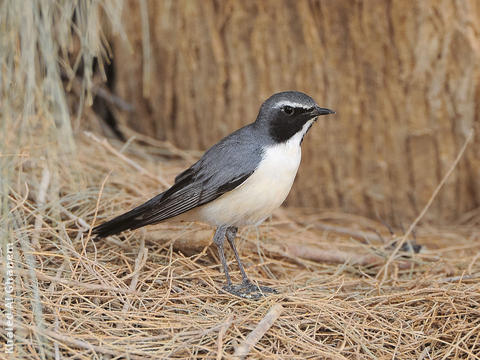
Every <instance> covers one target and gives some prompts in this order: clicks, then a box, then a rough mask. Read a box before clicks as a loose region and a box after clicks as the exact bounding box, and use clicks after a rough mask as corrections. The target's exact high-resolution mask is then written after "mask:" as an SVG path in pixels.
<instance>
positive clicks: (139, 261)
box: [122, 236, 148, 313]
mask: <svg viewBox="0 0 480 360" xmlns="http://www.w3.org/2000/svg"><path fill="white" fill-rule="evenodd" d="M147 254H148V249H147V248H145V238H144V237H143V236H142V238H141V239H140V249H139V250H138V256H137V258H136V259H135V268H134V270H133V272H132V273H131V274H129V275H127V276H126V277H125V278H124V279H122V280H126V279H128V278H129V277H132V281H131V282H130V290H132V291H135V288H136V287H137V283H138V276H139V274H140V270H141V269H142V268H143V266H144V265H145V263H146V262H147ZM129 307H130V302H129V301H128V299H126V300H125V303H124V304H123V308H122V312H123V313H126V312H127V311H128V308H129Z"/></svg>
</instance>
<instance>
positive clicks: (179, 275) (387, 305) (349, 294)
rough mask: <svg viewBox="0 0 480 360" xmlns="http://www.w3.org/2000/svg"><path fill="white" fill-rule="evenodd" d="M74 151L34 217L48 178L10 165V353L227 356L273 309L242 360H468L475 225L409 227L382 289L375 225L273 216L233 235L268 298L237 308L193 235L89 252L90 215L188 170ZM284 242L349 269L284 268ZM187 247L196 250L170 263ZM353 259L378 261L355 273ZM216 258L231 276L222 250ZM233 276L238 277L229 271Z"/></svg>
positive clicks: (160, 232)
mask: <svg viewBox="0 0 480 360" xmlns="http://www.w3.org/2000/svg"><path fill="white" fill-rule="evenodd" d="M77 143H78V154H77V159H76V160H73V159H72V161H76V162H75V164H70V166H69V167H63V168H60V169H57V170H58V171H59V173H60V176H59V178H58V181H59V183H58V184H56V185H55V186H58V189H60V192H59V198H58V199H54V198H49V197H48V196H46V197H45V198H44V202H43V205H41V204H40V202H39V200H38V199H39V198H41V196H40V193H41V192H42V191H46V190H45V189H46V188H49V189H50V188H51V187H52V186H53V184H52V183H51V182H49V181H48V180H46V179H47V177H48V176H47V175H45V174H47V173H48V172H53V170H52V169H50V168H48V167H42V166H35V164H36V159H35V155H34V154H32V153H28V150H27V149H23V150H22V151H21V153H23V154H25V155H24V156H22V157H16V159H17V161H16V162H17V165H18V169H17V170H18V174H19V176H20V175H21V174H24V175H25V174H28V176H26V177H27V178H28V179H29V182H28V184H29V186H28V192H27V189H26V188H25V187H24V186H19V188H18V191H17V192H15V191H13V189H12V190H11V191H10V196H9V199H8V203H9V209H10V212H11V214H12V215H13V216H14V217H15V219H16V226H15V227H14V228H13V229H12V230H11V233H10V236H11V238H10V239H13V242H14V245H15V253H16V259H17V262H16V281H17V292H16V296H15V306H16V309H15V314H16V325H17V331H16V335H15V336H16V337H15V341H16V348H17V351H18V354H19V355H21V356H22V357H23V358H32V359H35V358H42V357H43V358H53V357H54V356H60V357H71V356H73V355H75V356H76V357H77V358H84V359H90V358H118V357H124V356H125V355H126V354H128V356H129V357H130V358H142V357H143V358H145V357H147V358H166V357H175V358H216V357H217V358H218V357H219V356H225V357H227V358H228V357H231V356H233V353H234V352H235V349H236V348H237V347H239V346H240V343H242V342H243V341H244V340H245V339H246V338H247V336H248V335H249V333H250V332H251V331H252V330H253V329H254V328H255V327H256V326H257V325H258V324H259V323H260V322H261V320H262V319H263V318H264V317H265V315H266V314H267V313H268V311H269V310H270V309H272V307H274V306H275V305H277V304H280V305H281V306H282V307H283V311H282V312H281V313H280V314H279V316H278V318H277V319H276V320H275V321H274V322H273V324H272V326H271V328H269V329H267V330H266V333H265V335H264V336H262V337H261V338H260V339H259V340H258V342H256V343H255V344H254V346H252V347H251V348H250V350H249V355H251V356H252V357H254V358H259V357H271V358H279V357H280V358H299V357H317V358H318V357H321V358H335V359H337V358H365V359H372V358H396V359H441V358H465V359H467V358H469V359H478V358H479V356H478V354H479V352H480V338H479V337H480V313H479V310H478V309H479V305H480V285H479V279H480V259H479V254H480V234H479V232H478V227H475V226H469V224H468V223H467V224H464V225H462V226H457V227H451V228H444V229H436V228H430V227H428V226H426V225H424V226H423V227H420V228H419V229H418V231H417V232H416V237H417V242H418V243H420V244H422V245H424V246H425V247H426V250H424V251H423V252H422V253H420V254H414V255H413V254H409V255H408V256H405V254H403V255H404V256H403V258H402V259H401V260H397V261H394V262H393V263H392V265H391V266H390V272H389V273H388V275H387V277H386V279H385V280H384V281H383V283H382V279H381V276H378V278H377V275H379V274H380V272H379V271H380V269H382V265H383V264H384V263H385V262H386V259H387V258H388V256H389V254H391V252H392V246H391V241H390V240H391V239H392V238H393V237H392V236H391V235H390V234H389V233H388V231H387V229H386V228H385V227H384V226H383V225H381V224H379V223H376V222H373V221H371V220H367V219H364V218H359V217H355V216H352V215H347V214H340V213H333V212H327V211H323V212H319V211H313V210H311V211H308V210H295V209H290V210H288V209H284V210H282V211H279V212H278V213H277V215H276V216H274V218H273V219H272V220H270V221H269V222H267V223H266V224H265V225H262V226H261V227H260V228H259V229H258V231H255V230H252V229H250V230H249V229H245V230H244V231H242V232H241V234H240V240H239V250H240V252H241V255H242V258H243V259H244V262H245V264H246V266H247V272H248V274H249V275H250V277H251V278H252V279H253V280H254V281H257V282H258V283H260V284H264V285H269V286H273V287H275V288H277V289H278V290H279V291H280V294H279V295H274V296H270V297H267V298H264V299H261V300H259V301H247V300H243V299H238V298H235V297H233V296H231V295H228V294H223V293H219V291H220V290H221V286H222V284H223V281H224V277H223V274H222V273H221V272H220V266H219V260H218V258H217V253H216V251H215V249H214V248H211V247H210V246H208V241H209V235H210V234H211V232H210V230H209V229H208V228H207V227H205V226H203V225H201V224H188V225H175V224H169V223H165V224H160V225H157V226H156V227H154V228H150V229H146V230H140V231H136V232H134V233H131V234H127V235H125V236H119V237H112V238H110V239H106V240H102V241H100V242H96V243H95V242H93V241H92V240H91V239H90V238H89V237H88V236H86V235H85V234H84V233H83V231H84V230H85V229H86V224H90V223H91V222H92V221H93V219H94V218H95V216H96V217H97V220H96V221H97V222H98V221H101V220H103V219H105V218H108V217H111V216H112V215H114V214H118V213H120V212H121V211H123V210H125V209H127V208H129V207H130V206H132V205H134V204H138V203H139V202H141V201H142V200H144V199H147V198H148V197H149V196H151V195H152V194H154V193H156V192H158V191H160V190H161V189H162V188H163V185H162V183H161V181H160V180H155V179H154V177H155V176H158V177H160V176H161V178H162V179H166V181H171V180H172V179H173V176H174V175H175V174H176V173H177V172H178V171H179V170H180V169H181V168H182V167H184V166H185V165H187V161H186V160H184V159H183V158H182V157H179V156H178V155H175V154H173V153H172V154H171V156H169V157H158V156H157V155H155V153H156V152H158V151H160V150H161V151H163V152H164V153H165V152H167V153H168V150H166V147H163V148H161V147H159V146H157V147H153V146H146V145H139V144H137V143H136V142H135V141H133V142H131V143H130V145H129V147H128V148H127V149H123V155H124V157H126V158H128V159H129V160H130V161H129V162H127V161H126V160H125V158H123V157H120V156H117V155H112V152H111V151H110V150H109V147H106V146H105V144H104V143H102V142H96V141H94V140H93V139H92V138H91V136H86V135H85V134H79V136H78V137H77ZM119 145H120V144H113V145H112V146H113V147H114V148H115V149H117V150H118V149H119ZM157 145H162V144H157ZM26 162H30V163H31V165H30V166H29V167H26V165H25V163H26ZM132 162H134V163H135V164H136V166H140V167H142V168H143V169H145V173H143V174H140V173H139V172H138V169H135V168H134V167H133V165H132ZM72 168H74V169H76V171H77V172H78V173H77V177H76V179H77V181H72V180H71V174H70V173H71V171H72V170H71V169H72ZM69 174H70V175H69ZM152 174H153V175H152ZM23 178H25V177H23ZM78 179H81V180H82V181H79V180H78ZM47 193H48V191H47ZM97 205H98V207H97ZM473 218H475V217H473ZM477 218H478V215H477ZM295 219H297V220H295ZM469 223H471V224H473V223H474V222H473V221H472V220H471V221H470V222H469ZM325 229H328V230H325ZM377 233H378V234H380V235H381V236H378V235H377ZM349 234H350V235H352V236H350V235H349ZM32 239H36V241H37V242H38V247H34V245H32ZM381 239H383V240H381ZM193 241H196V243H193ZM292 246H297V247H303V246H310V247H315V248H316V249H323V250H330V251H331V250H333V249H335V250H337V251H344V252H345V253H348V254H353V258H352V260H351V261H346V262H345V263H342V264H335V263H333V264H328V263H321V262H320V263H319V262H314V261H309V260H305V259H301V258H297V257H295V255H292V253H291V251H290V250H291V247H292ZM178 249H180V250H178ZM192 249H193V250H195V249H200V250H199V251H192V255H190V256H187V255H184V254H185V253H188V251H189V250H192ZM358 254H367V255H368V254H370V255H372V254H375V255H376V256H377V257H378V259H380V260H379V261H378V263H377V264H375V263H373V264H372V263H370V264H367V265H354V262H355V257H356V256H357V255H358ZM382 259H383V260H382ZM229 260H230V264H231V265H232V267H233V269H236V268H235V267H234V260H233V256H232V254H229ZM402 264H403V265H402ZM404 264H408V266H404ZM233 276H234V279H236V280H237V281H239V280H240V275H239V273H238V271H235V272H234V273H233ZM217 349H221V350H220V353H218V351H217ZM239 351H240V350H239ZM42 354H43V355H42Z"/></svg>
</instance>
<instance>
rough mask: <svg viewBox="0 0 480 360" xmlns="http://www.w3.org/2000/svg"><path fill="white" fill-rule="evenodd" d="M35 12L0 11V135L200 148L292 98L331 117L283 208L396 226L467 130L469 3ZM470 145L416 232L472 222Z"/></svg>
mask: <svg viewBox="0 0 480 360" xmlns="http://www.w3.org/2000/svg"><path fill="white" fill-rule="evenodd" d="M40 4H41V3H38V4H37V6H32V7H31V8H28V9H25V10H26V13H24V12H23V11H22V10H24V9H23V7H22V5H21V4H20V3H16V2H8V1H7V2H3V3H2V7H3V9H2V10H3V14H4V15H3V16H2V20H3V21H2V49H3V50H2V52H1V55H0V57H1V64H0V65H1V68H2V80H1V84H2V88H1V94H2V99H1V101H2V118H3V121H2V123H3V129H4V136H5V135H6V136H7V137H9V138H10V137H11V136H12V135H13V134H15V136H14V137H13V138H17V136H19V137H20V138H23V137H24V136H27V137H29V136H31V135H32V134H31V133H36V134H37V135H38V134H39V131H40V130H41V131H46V132H47V133H48V134H49V135H48V136H47V138H48V139H49V141H51V140H52V138H55V137H57V136H58V138H59V139H60V141H59V147H58V150H59V153H65V152H68V149H73V146H74V143H75V140H74V138H75V136H76V135H75V134H77V133H78V131H79V130H80V129H85V128H90V129H92V128H93V129H94V130H95V131H97V132H99V131H102V133H103V134H105V135H107V136H110V137H114V138H117V139H120V140H123V141H124V140H126V139H127V138H128V134H126V133H125V131H122V130H121V129H122V127H128V128H129V129H132V130H134V131H135V132H137V133H140V134H145V135H148V136H150V137H154V138H156V139H159V140H166V141H168V142H171V143H172V144H174V145H175V146H177V147H179V148H181V149H188V150H205V149H207V148H208V147H210V146H211V145H212V144H214V143H215V142H217V141H218V140H219V139H220V138H221V137H223V136H225V135H227V134H228V133H230V132H231V131H233V130H235V129H237V128H239V127H241V126H243V125H245V124H248V123H250V122H252V121H253V120H254V119H255V117H256V114H257V111H258V108H259V106H260V104H261V103H262V101H263V100H265V99H266V98H267V97H269V96H270V95H271V94H272V93H274V92H278V91H283V90H289V89H295V90H300V91H304V92H306V93H308V94H310V95H311V96H312V97H314V98H315V99H316V101H317V102H318V103H319V104H320V105H321V106H326V107H330V108H333V109H335V110H336V111H337V115H336V116H335V117H330V118H329V119H322V121H320V122H319V123H318V124H317V126H316V127H315V128H314V129H313V130H312V131H311V132H310V133H309V134H308V141H306V142H305V143H304V145H303V162H302V166H301V168H300V171H299V175H298V178H297V181H296V182H295V185H294V188H293V191H292V193H291V194H290V196H289V197H288V201H287V202H288V204H289V205H293V206H300V207H309V208H328V209H335V210H341V211H345V212H349V213H355V214H360V215H365V216H367V217H371V218H376V219H383V220H384V221H386V222H388V223H390V224H392V225H399V224H401V223H403V222H408V221H411V219H412V218H413V217H415V216H416V215H417V214H418V213H419V212H420V210H421V209H422V208H423V206H424V205H425V204H426V202H427V200H428V199H429V197H430V196H431V195H432V192H433V191H434V189H435V188H436V186H437V185H438V184H439V182H440V180H441V179H442V177H443V176H444V175H445V173H446V172H447V170H448V168H449V166H450V165H451V164H452V162H453V160H454V159H455V157H456V156H457V154H458V153H459V150H460V148H461V147H462V145H463V143H464V142H465V140H466V137H467V135H468V133H469V131H470V130H471V129H475V128H476V129H477V131H476V134H478V132H479V131H478V130H479V129H478V126H479V120H478V117H479V115H478V114H479V111H480V110H479V109H480V105H479V104H480V101H479V99H480V90H479V89H480V87H479V84H480V67H479V66H478V64H479V55H480V47H479V46H480V42H479V38H480V35H479V31H480V29H479V25H478V24H479V20H480V5H479V3H478V2H477V1H473V0H472V1H467V0H465V1H453V0H452V1H441V2H438V1H354V2H350V1H288V0H281V1H280V0H279V1H253V0H250V1H233V0H225V1H146V0H129V1H121V0H117V1H105V2H102V1H101V2H93V1H85V2H78V3H77V2H70V1H59V2H56V4H55V5H53V4H50V5H45V4H43V5H40ZM116 96H118V98H117V97H116ZM92 105H93V106H92ZM90 106H92V107H90ZM39 109H41V110H42V113H41V114H39V113H38V110H39ZM85 109H87V110H85ZM39 116H42V118H39ZM92 118H94V120H92ZM43 120H47V121H43ZM72 128H73V131H72ZM27 134H30V135H27ZM13 138H10V140H6V141H5V142H4V144H6V143H10V142H11V141H12V140H13ZM479 142H480V140H479V135H475V137H474V140H473V143H472V144H471V145H470V146H469V147H468V148H467V151H466V152H465V154H464V155H463V156H462V159H461V162H460V163H459V164H458V166H457V167H456V169H455V171H454V173H453V174H452V175H451V176H450V177H449V179H448V181H447V183H446V185H445V187H444V188H443V189H442V191H441V192H440V193H439V194H438V196H437V197H436V198H435V202H434V203H433V205H432V206H431V208H430V210H429V212H428V213H427V215H426V217H425V219H426V220H429V221H431V222H434V223H438V224H441V223H445V222H452V221H458V220H464V221H466V220H471V217H472V216H476V217H477V218H478V212H475V210H476V209H478V207H479V203H480V176H479V175H480V174H479V172H480V148H479V146H478V144H479ZM14 144H16V145H15V146H17V145H18V143H17V142H14ZM4 146H6V145H4ZM46 155H48V154H46ZM4 160H5V159H4Z"/></svg>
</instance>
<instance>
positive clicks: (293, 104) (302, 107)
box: [278, 100, 313, 110]
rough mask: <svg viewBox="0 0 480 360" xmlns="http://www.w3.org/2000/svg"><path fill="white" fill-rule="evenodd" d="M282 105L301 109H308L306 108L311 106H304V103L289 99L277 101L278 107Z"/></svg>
mask: <svg viewBox="0 0 480 360" xmlns="http://www.w3.org/2000/svg"><path fill="white" fill-rule="evenodd" d="M282 106H291V107H293V108H301V109H304V110H308V109H311V108H312V107H313V106H306V105H305V104H300V103H296V102H292V101H289V100H285V101H282V102H279V103H278V107H282Z"/></svg>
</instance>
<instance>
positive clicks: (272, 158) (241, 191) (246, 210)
mask: <svg viewBox="0 0 480 360" xmlns="http://www.w3.org/2000/svg"><path fill="white" fill-rule="evenodd" d="M312 122H313V120H310V121H309V122H307V123H306V124H305V125H304V127H303V129H302V131H299V132H298V133H297V134H295V135H294V136H293V137H292V138H290V139H289V140H288V141H287V142H285V143H281V144H276V145H272V146H270V147H268V148H267V149H266V150H265V152H264V155H263V158H262V161H261V162H260V164H259V165H258V167H257V169H256V170H255V172H254V173H253V174H252V175H251V176H250V177H249V178H247V180H245V181H244V182H243V183H242V184H241V185H240V186H238V187H237V188H235V189H234V190H232V191H230V192H228V193H226V194H224V195H222V196H220V197H219V198H218V199H216V200H214V201H212V202H210V203H208V204H205V205H203V206H201V207H199V208H197V209H195V211H194V212H193V213H192V214H191V215H192V217H194V218H196V219H197V220H200V221H203V222H206V223H209V224H211V225H214V226H220V225H233V226H242V225H252V224H255V225H256V224H259V223H261V222H262V221H263V220H265V219H266V218H267V217H268V216H270V215H271V213H272V212H273V210H275V209H276V208H277V207H279V206H280V205H281V204H282V203H283V201H284V200H285V198H286V197H287V195H288V193H289V192H290V189H291V187H292V184H293V180H294V179H295V176H296V174H297V170H298V166H299V165H300V160H301V157H302V153H301V147H300V142H301V140H302V138H303V136H304V135H305V133H306V132H307V131H308V129H309V128H310V126H311V124H312Z"/></svg>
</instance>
